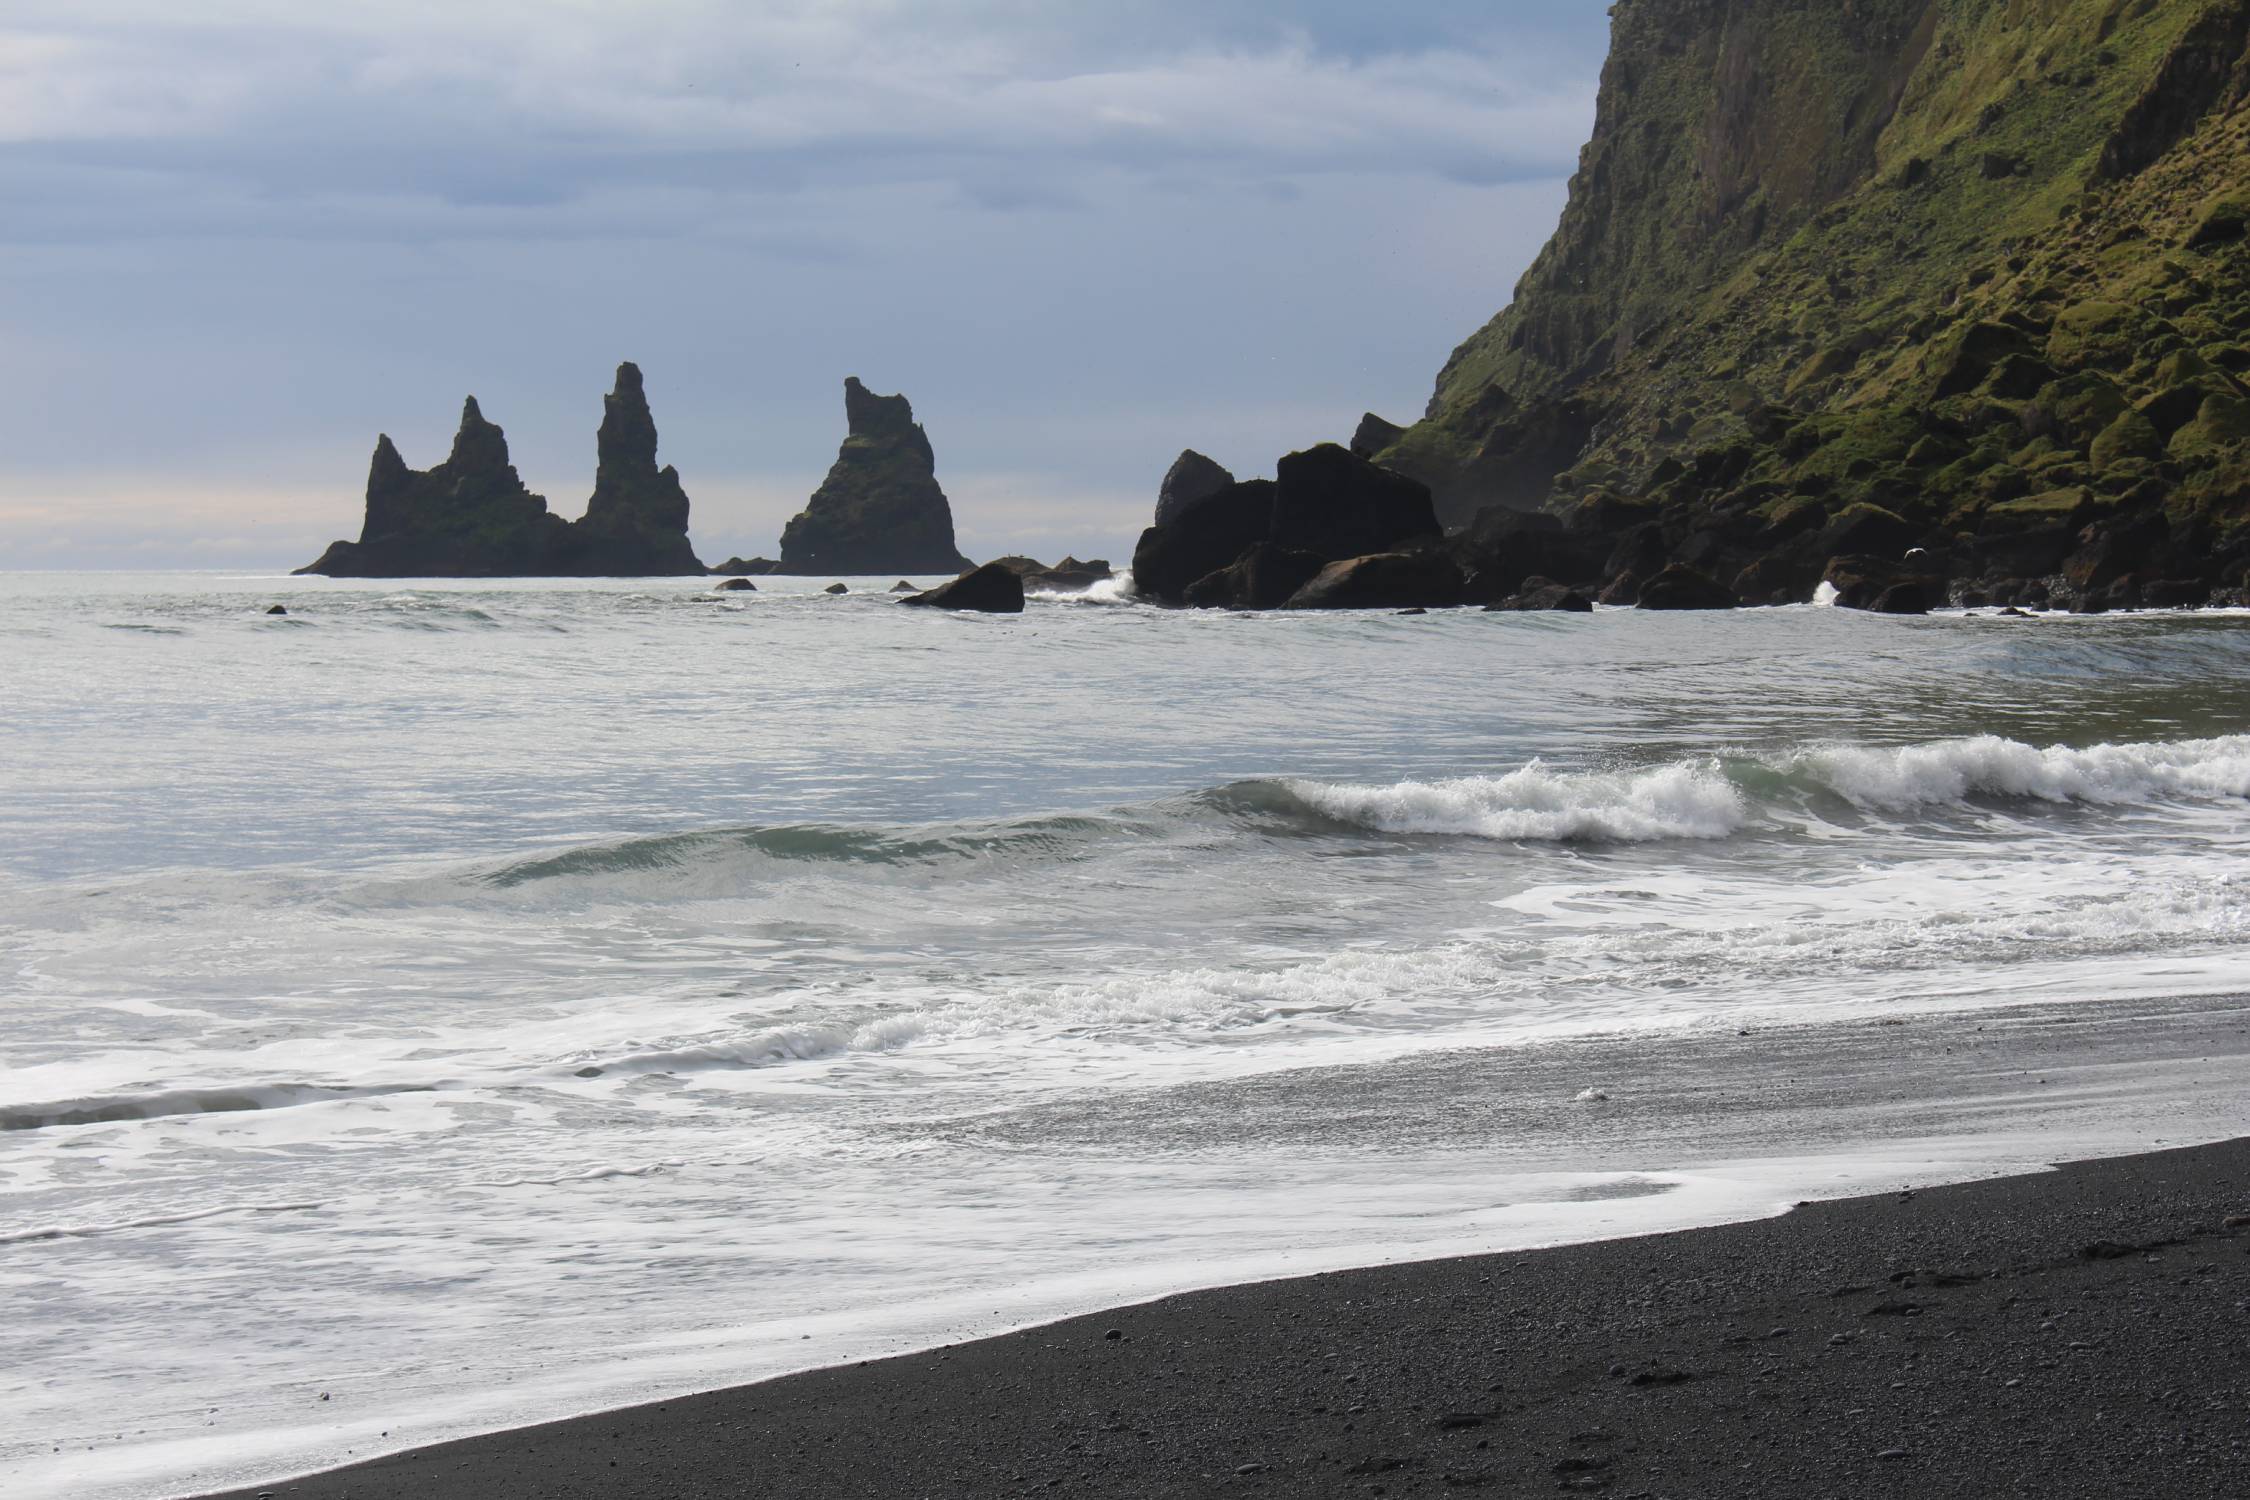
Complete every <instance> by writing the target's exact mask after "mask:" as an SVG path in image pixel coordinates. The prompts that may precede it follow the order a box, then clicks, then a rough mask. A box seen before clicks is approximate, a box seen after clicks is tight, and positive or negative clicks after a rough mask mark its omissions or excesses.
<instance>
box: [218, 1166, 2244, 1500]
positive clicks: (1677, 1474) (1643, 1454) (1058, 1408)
mask: <svg viewBox="0 0 2250 1500" xmlns="http://www.w3.org/2000/svg"><path fill="white" fill-rule="evenodd" d="M1571 1493H1588V1494H1602V1495H1609V1496H1615V1497H1619V1500H1629V1497H1642V1500H1657V1497H1668V1500H1689V1497H1703V1500H1738V1497H1739V1500H1752V1497H1764V1496H1775V1497H1780V1496H1788V1497H1793V1500H1795V1497H1808V1496H1854V1497H1861V1496H1900V1497H1908V1496H1914V1497H1922V1496H2006V1495H2025V1496H2031V1495H2037V1496H2049V1497H2052V1496H2087V1497H2095V1496H2100V1497H2114V1496H2134V1495H2152V1496H2153V1495H2163V1496H2181V1497H2186V1496H2206V1495H2208V1496H2228V1497H2239V1496H2242V1495H2246V1494H2250V1141H2233V1142H2228V1143H2224V1144H2220V1145H2213V1146H2202V1147H2194V1148H2189V1149H2185V1150H2175V1151H2164V1152H2156V1153H2150V1154H2145V1155H2137V1156H2128V1157H2118V1158H2112V1159H2108V1160H2103V1161H2096V1162H2086V1163H2078V1164H2074V1165H2071V1166H2068V1167H2066V1168H2064V1169H2063V1170H2061V1171H2056V1172H2043V1173H2035V1174H2032V1175H2028V1176H2020V1177H2010V1178H2001V1179H1995V1180H1991V1181H1985V1182H1977V1183H1968V1184H1962V1185H1958V1186H1951V1187H1941V1188H1934V1189H1926V1190H1919V1191H1912V1192H1902V1193H1896V1194H1886V1195H1882V1196H1878V1197H1869V1198H1857V1199H1848V1200H1842V1201H1837V1202H1830V1203H1820V1204H1812V1205H1806V1206H1803V1207H1800V1208H1798V1209H1796V1210H1795V1211H1793V1212H1791V1213H1788V1214H1785V1215H1782V1216H1780V1217H1778V1218H1772V1219H1764V1220H1758V1221H1754V1222H1750V1223H1743V1224H1732V1225H1724V1226H1719V1227H1715V1228H1708V1229H1697V1230H1690V1231H1686V1232H1683V1233H1677V1234H1665V1235H1654V1236H1648V1237H1643V1238H1636V1239H1624V1240H1611V1241H1605V1242H1600V1243H1594V1244H1584V1245H1571V1246H1564V1247H1560V1248H1556V1249H1550V1250H1541V1251H1534V1252H1529V1253H1520V1254H1503V1255H1496V1256H1479V1257H1472V1258H1467V1259H1457V1260H1443V1261H1429V1262H1420V1263H1413V1264H1405V1265H1394V1266H1384V1267H1378V1268H1373V1269H1367V1270H1357V1271H1348V1272H1340V1273H1336V1274H1331V1275H1324V1276H1315V1277H1308V1278H1304V1279H1300V1280H1291V1281H1278V1282H1267V1283H1260V1284H1256V1285H1250V1286H1240V1287H1229V1288H1222V1289H1218V1290H1213V1291H1205V1292H1196V1293H1191V1294H1187V1295H1183V1296H1177V1297H1169V1298H1166V1299H1163V1300H1161V1301H1157V1302H1153V1303H1149V1304H1146V1305H1142V1306H1136V1307H1129V1308H1122V1309H1118V1310H1115V1311H1110V1312H1105V1313H1100V1314H1096V1315H1093V1316H1090V1317H1082V1318H1074V1319H1071V1320H1069V1321H1066V1322H1061V1323H1056V1324H1052V1325H1048V1326H1045V1327H1041V1328H1035V1329H1029V1330H1025V1331H1022V1332H1017V1333H1012V1334H1008V1335H1005V1336H1002V1337H998V1338H992V1339H985V1340H979V1341H976V1342H972V1343H964V1344H958V1345H953V1346H950V1347H947V1348H941V1349H936V1350H930V1351H926V1352H923V1353H918V1354H913V1355H907V1356H903V1357H900V1358H895V1359H888V1360H881V1361H875V1362H870V1363H867V1364H862V1365H855V1366H850V1367H844V1368H838V1369H832V1370H821V1371H813V1372H810V1373H806V1374H800V1375H793V1376H789V1377H786V1378H783V1379H779V1380H773V1381H768V1382H764V1383H762V1384H758V1385H751V1386H744V1387H740V1388H737V1389H733V1390H725V1391H718V1392H714V1393H711V1394H707V1395H701V1396H696V1397H691V1398H688V1399H683V1400H674V1401H668V1402H663V1403H658V1404H653V1405H648V1406H642V1407H635V1408H631V1409H627V1410H623V1411H615V1412H607V1413H600V1414H596V1415H592V1416H585V1417H579V1418H574V1419H571V1420H569V1421H563V1422H555V1423H549V1424H545V1425H542V1426H536V1427H528V1428H522V1429H517V1430H512V1431H507V1432H500V1433H493V1434H489V1435H486V1436H482V1437H477V1438H471V1439H468V1440H465V1441H461V1442H456V1443H448V1444H444V1445H441V1446H437V1447H432V1448H425V1449H419V1450H415V1451H412V1452H407V1453H401V1454H396V1455H393V1456H391V1457H388V1458H383V1459H379V1460H375V1461H372V1462H369V1463H365V1464H361V1465H357V1466H355V1467H352V1468H348V1469H341V1470H337V1471H334V1472H332V1473H329V1474H324V1475H320V1476H315V1477H312V1478H304V1479H297V1480H286V1481H280V1482H276V1483H271V1484H265V1485H259V1486H255V1487H253V1488H250V1489H245V1490H240V1491H235V1492H232V1496H230V1500H233V1497H240V1500H252V1497H255V1496H261V1495H270V1496H273V1497H276V1500H279V1497H283V1496H291V1497H302V1500H342V1497H353V1500H388V1497H398V1500H406V1497H415V1500H453V1497H461V1500H469V1497H476V1500H509V1497H533V1496H538V1497H566V1496H605V1497H606V1496H669V1497H682V1500H690V1497H718V1496H729V1497H734V1496H759V1497H782V1496H900V1497H917V1496H928V1497H938V1496H946V1497H953V1496H960V1497H967V1496H998V1495H1058V1494H1059V1495H1089V1496H1117V1497H1128V1496H1130V1497H1150V1496H1186V1495H1227V1496H1235V1495H1243V1496H1249V1495H1268V1496H1294V1495H1392V1496H1396V1495H1429V1496H1436V1495H1449V1494H1467V1495H1490V1496H1514V1495H1540V1496H1552V1495H1556V1494H1571Z"/></svg>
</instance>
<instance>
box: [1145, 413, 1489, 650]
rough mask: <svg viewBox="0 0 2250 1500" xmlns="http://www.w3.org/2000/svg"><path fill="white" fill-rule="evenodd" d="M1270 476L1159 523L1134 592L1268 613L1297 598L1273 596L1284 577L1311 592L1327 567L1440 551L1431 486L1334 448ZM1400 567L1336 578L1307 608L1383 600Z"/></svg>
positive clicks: (1150, 534) (1313, 451)
mask: <svg viewBox="0 0 2250 1500" xmlns="http://www.w3.org/2000/svg"><path fill="white" fill-rule="evenodd" d="M1175 467H1176V466H1175ZM1274 472H1275V477H1274V478H1273V479H1271V480H1266V479H1251V480H1245V481H1241V482H1239V483H1232V484H1228V485H1226V486H1224V487H1222V488H1220V489H1217V490H1214V491H1212V492H1210V493H1208V494H1205V495H1203V496H1201V497H1200V498H1197V499H1194V500H1191V501H1188V502H1187V503H1185V504H1181V505H1178V506H1176V507H1174V509H1173V510H1172V511H1171V513H1170V515H1169V516H1168V517H1161V518H1159V519H1157V520H1155V522H1154V524H1152V525H1151V526H1150V527H1149V528H1148V530H1146V531H1145V532H1143V533H1142V534H1141V540H1140V544H1139V545H1138V546H1137V547H1136V548H1135V549H1134V551H1133V584H1134V587H1135V588H1136V589H1137V590H1139V592H1140V593H1141V594H1142V595H1144V596H1145V597H1148V598H1151V599H1156V600H1161V601H1163V602H1165V603H1169V604H1197V605H1219V606H1226V607H1230V608H1237V609H1266V608H1272V607H1275V605H1276V604H1277V603H1287V602H1290V601H1292V600H1294V599H1295V596H1296V593H1297V592H1298V590H1297V589H1294V588H1293V589H1292V590H1291V591H1290V593H1289V594H1288V595H1287V596H1285V597H1284V598H1283V599H1281V600H1275V599H1274V598H1273V595H1274V594H1275V593H1276V592H1277V590H1278V585H1279V581H1280V580H1282V579H1284V578H1288V579H1293V580H1296V581H1297V582H1298V583H1299V584H1301V585H1302V587H1303V588H1308V589H1309V588H1312V587H1313V584H1314V583H1315V582H1318V581H1319V580H1318V579H1317V578H1316V576H1315V575H1318V574H1320V572H1321V570H1322V569H1324V568H1326V567H1328V565H1329V564H1331V563H1341V562H1346V561H1348V560H1350V559H1354V558H1365V557H1370V556H1372V555H1376V554H1383V555H1390V554H1394V553H1398V552H1400V551H1401V550H1402V549H1406V550H1415V551H1426V550H1429V549H1433V548H1436V547H1438V546H1439V535H1438V522H1437V514H1436V512H1435V511H1434V510H1432V509H1431V506H1430V492H1429V490H1428V489H1427V488H1425V487H1424V486H1423V485H1422V484H1420V483H1419V482H1417V481H1415V480H1412V479H1408V478H1406V477H1405V476H1404V475H1401V474H1396V473H1393V472H1391V471H1390V470H1388V469H1383V468H1379V467H1377V466H1376V465H1374V464H1372V463H1369V462H1368V461H1367V460H1366V459H1364V458H1361V457H1359V456H1358V455H1356V454H1353V453H1351V452H1349V451H1347V450H1345V449H1343V448H1340V447H1338V446H1337V445H1336V444H1334V443H1323V444H1321V445H1320V446H1318V447H1316V448H1310V449H1307V450H1306V451H1304V452H1302V453H1292V454H1290V455H1288V456H1287V457H1285V458H1283V459H1282V460H1281V462H1280V463H1279V464H1277V465H1275V471H1274ZM1445 566H1446V567H1447V568H1451V567H1452V564H1451V563H1450V562H1448V563H1446V564H1445ZM1397 567H1398V565H1394V564H1384V565H1382V566H1380V567H1378V568H1376V569H1374V570H1372V571H1370V572H1368V573H1367V574H1366V575H1365V577H1364V578H1362V577H1361V576H1360V575H1358V574H1356V573H1355V574H1353V575H1351V578H1352V579H1353V580H1356V581H1355V582H1352V583H1351V584H1350V586H1346V585H1345V584H1344V583H1342V582H1338V581H1335V580H1332V581H1331V582H1330V583H1329V584H1326V585H1324V586H1323V587H1322V588H1321V589H1319V590H1317V591H1316V592H1315V593H1313V594H1312V595H1309V596H1308V597H1307V599H1306V601H1305V604H1304V607H1318V608H1355V607H1359V606H1358V605H1356V604H1353V603H1351V602H1349V601H1353V600H1357V599H1359V598H1361V597H1363V596H1367V595H1371V594H1381V593H1382V592H1383V590H1382V589H1378V588H1375V587H1373V585H1372V583H1371V582H1370V580H1373V579H1374V578H1376V577H1377V576H1378V575H1380V576H1382V577H1384V578H1389V577H1390V576H1391V573H1392V572H1393V571H1396V570H1397ZM1420 576H1427V570H1422V571H1421V574H1420ZM1339 577H1340V578H1341V577H1342V575H1339ZM1386 587H1387V585H1386ZM1458 591H1459V579H1458V577H1457V576H1456V577H1455V579H1454V585H1453V592H1454V593H1458ZM1410 602H1412V603H1425V602H1428V601H1425V600H1419V599H1417V600H1412V601H1410ZM1441 602H1444V603H1448V604H1450V603H1454V602H1456V601H1455V600H1454V599H1453V598H1451V597H1448V598H1446V599H1444V600H1442V601H1441Z"/></svg>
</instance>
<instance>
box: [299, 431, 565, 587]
mask: <svg viewBox="0 0 2250 1500" xmlns="http://www.w3.org/2000/svg"><path fill="white" fill-rule="evenodd" d="M573 550H574V549H573V548H572V546H571V537H570V530H569V525H568V523H567V522H565V521H564V520H563V519H562V518H561V517H560V516H557V515H554V514H552V513H550V512H549V511H548V509H547V502H546V501H545V500H544V499H542V498H540V497H539V496H537V495H534V494H533V493H531V491H530V490H528V489H526V488H525V487H524V483H523V479H522V478H521V476H519V475H518V474H517V473H516V469H515V465H514V464H512V463H510V462H509V461H508V439H507V436H506V434H504V433H503V432H502V431H501V430H500V428H499V427H498V426H497V425H495V424H494V423H491V422H488V421H486V420H485V419H484V413H483V412H482V411H480V410H478V408H477V398H476V397H474V396H471V397H469V399H468V400H467V402H466V403H464V404H463V406H462V408H461V427H460V430H459V431H458V432H457V433H455V435H454V438H453V451H452V452H451V453H450V454H448V455H447V457H446V460H445V462H443V463H441V464H439V465H438V466H437V467H435V468H433V469H427V470H420V469H410V468H408V467H407V466H406V460H405V459H403V458H401V457H400V456H399V451H398V449H397V448H396V447H394V446H393V445H392V443H391V440H390V436H389V434H387V433H386V434H383V435H382V436H379V437H378V438H377V439H376V440H375V457H374V459H373V460H372V462H370V463H369V465H368V470H367V511H366V517H365V519H364V520H363V521H362V523H361V525H360V533H359V540H358V541H356V542H336V543H333V544H331V545H330V547H329V548H328V550H327V551H326V552H324V553H322V554H321V555H320V558H319V560H318V561H316V562H314V563H312V564H310V565H309V566H307V567H303V568H300V569H298V570H297V571H298V572H300V573H326V574H330V575H332V576H334V577H339V578H504V577H520V576H527V575H545V574H552V573H554V572H556V571H558V563H559V562H560V561H561V560H563V559H566V558H568V557H569V555H570V554H571V552H572V551H573Z"/></svg>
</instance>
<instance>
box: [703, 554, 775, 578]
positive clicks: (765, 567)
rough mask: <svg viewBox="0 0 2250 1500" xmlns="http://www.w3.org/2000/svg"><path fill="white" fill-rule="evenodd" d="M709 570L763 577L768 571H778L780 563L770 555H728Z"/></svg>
mask: <svg viewBox="0 0 2250 1500" xmlns="http://www.w3.org/2000/svg"><path fill="white" fill-rule="evenodd" d="M711 571H712V572H714V573H729V574H742V575H747V576H749V577H752V578H763V577H765V576H766V575H767V574H768V573H778V572H780V571H781V564H780V563H778V562H775V561H774V560H773V559H772V558H770V557H750V558H742V557H730V558H728V559H727V560H726V561H725V562H723V563H720V564H719V565H718V566H717V567H715V568H713V569H712V570H711Z"/></svg>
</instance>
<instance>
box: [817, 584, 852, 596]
mask: <svg viewBox="0 0 2250 1500" xmlns="http://www.w3.org/2000/svg"><path fill="white" fill-rule="evenodd" d="M821 592H822V593H824V594H848V593H850V592H851V590H850V589H848V588H846V587H845V586H844V585H842V584H840V583H832V584H830V585H828V587H826V588H824V589H822V590H821Z"/></svg>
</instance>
